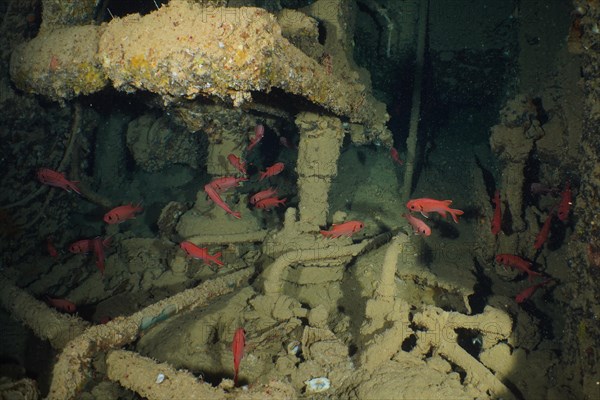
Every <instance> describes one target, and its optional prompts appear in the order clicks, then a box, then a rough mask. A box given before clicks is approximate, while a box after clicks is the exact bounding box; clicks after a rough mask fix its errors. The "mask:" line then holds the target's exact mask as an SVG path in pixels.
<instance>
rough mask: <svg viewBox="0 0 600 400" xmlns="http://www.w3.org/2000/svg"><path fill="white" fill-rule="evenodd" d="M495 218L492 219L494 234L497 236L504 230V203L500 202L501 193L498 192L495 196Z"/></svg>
mask: <svg viewBox="0 0 600 400" xmlns="http://www.w3.org/2000/svg"><path fill="white" fill-rule="evenodd" d="M494 205H495V206H496V208H495V209H494V218H493V219H492V233H493V234H494V235H497V234H498V233H500V231H501V230H502V203H501V202H500V191H498V190H496V194H495V195H494Z"/></svg>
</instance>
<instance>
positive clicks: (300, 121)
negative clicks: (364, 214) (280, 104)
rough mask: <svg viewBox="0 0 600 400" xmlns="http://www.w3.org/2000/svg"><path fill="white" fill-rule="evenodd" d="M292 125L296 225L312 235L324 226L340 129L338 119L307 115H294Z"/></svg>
mask: <svg viewBox="0 0 600 400" xmlns="http://www.w3.org/2000/svg"><path fill="white" fill-rule="evenodd" d="M296 125H297V126H298V129H299V130H300V144H299V146H298V160H297V162H296V172H297V173H298V196H299V198H300V202H299V204H298V209H299V210H300V224H299V226H300V229H301V230H302V231H304V232H316V231H318V230H319V226H324V225H326V224H327V213H328V211H329V202H328V201H327V198H328V195H329V187H330V186H331V180H332V179H333V178H334V177H335V176H336V174H337V162H338V158H339V157H340V148H341V145H342V140H343V138H344V130H343V128H342V122H341V121H340V120H339V118H335V117H325V116H322V115H318V114H315V113H309V112H306V113H301V114H300V115H298V117H297V118H296Z"/></svg>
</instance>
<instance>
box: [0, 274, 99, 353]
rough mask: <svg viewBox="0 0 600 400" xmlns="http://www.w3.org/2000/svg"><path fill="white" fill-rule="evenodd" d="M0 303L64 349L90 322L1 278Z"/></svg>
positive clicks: (40, 336)
mask: <svg viewBox="0 0 600 400" xmlns="http://www.w3.org/2000/svg"><path fill="white" fill-rule="evenodd" d="M0 305H1V306H2V307H3V308H5V309H6V310H7V311H8V312H9V313H10V315H11V316H12V317H13V318H15V319H16V320H19V321H21V322H22V323H23V324H25V325H26V326H28V327H29V328H30V329H31V330H32V331H33V332H34V333H35V335H36V336H37V337H39V338H40V339H43V340H46V339H47V340H48V341H49V342H50V344H51V345H52V347H54V348H55V349H62V348H63V347H65V345H66V344H67V343H68V342H69V341H70V340H72V339H74V338H75V337H77V336H79V335H80V334H81V333H82V332H83V331H84V330H85V329H86V328H87V327H88V326H89V325H90V324H89V323H88V322H86V321H83V320H81V319H79V318H77V317H74V316H72V315H67V314H62V313H59V312H58V311H56V310H54V309H52V308H50V307H48V306H47V305H46V304H44V303H43V302H41V301H39V300H37V299H36V298H35V297H33V296H31V295H30V294H29V293H27V292H25V291H24V290H22V289H20V288H18V287H16V286H15V285H13V284H12V283H10V282H9V281H7V280H6V279H4V278H0Z"/></svg>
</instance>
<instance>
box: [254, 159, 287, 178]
mask: <svg viewBox="0 0 600 400" xmlns="http://www.w3.org/2000/svg"><path fill="white" fill-rule="evenodd" d="M284 168H285V164H284V163H282V162H278V163H275V164H273V165H271V166H270V167H269V168H267V169H266V170H265V171H264V172H261V173H260V179H259V181H262V180H263V179H265V178H268V177H270V176H273V175H277V174H278V173H280V172H281V171H283V169H284Z"/></svg>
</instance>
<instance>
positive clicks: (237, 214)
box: [231, 211, 242, 219]
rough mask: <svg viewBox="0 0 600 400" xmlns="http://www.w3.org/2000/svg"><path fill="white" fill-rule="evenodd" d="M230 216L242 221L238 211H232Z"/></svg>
mask: <svg viewBox="0 0 600 400" xmlns="http://www.w3.org/2000/svg"><path fill="white" fill-rule="evenodd" d="M231 215H233V216H234V217H235V218H237V219H242V213H241V212H239V211H234V212H232V213H231Z"/></svg>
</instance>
